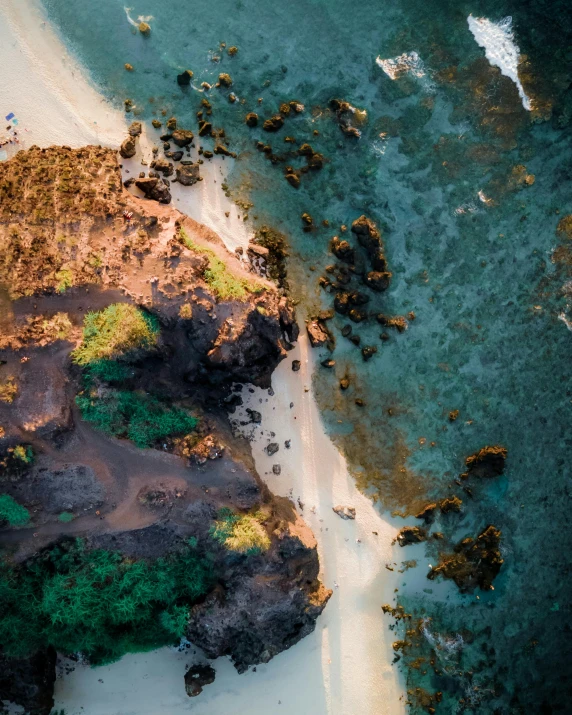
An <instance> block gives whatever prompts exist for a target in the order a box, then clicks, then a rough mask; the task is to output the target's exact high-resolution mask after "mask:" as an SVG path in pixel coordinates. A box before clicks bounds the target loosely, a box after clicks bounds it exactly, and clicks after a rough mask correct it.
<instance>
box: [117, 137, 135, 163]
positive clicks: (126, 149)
mask: <svg viewBox="0 0 572 715" xmlns="http://www.w3.org/2000/svg"><path fill="white" fill-rule="evenodd" d="M119 153H120V154H121V156H122V157H123V158H124V159H131V157H133V156H135V154H136V153H137V143H136V141H135V137H134V136H128V137H127V138H126V139H124V140H123V142H122V143H121V146H120V147H119Z"/></svg>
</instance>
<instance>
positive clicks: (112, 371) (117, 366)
mask: <svg viewBox="0 0 572 715" xmlns="http://www.w3.org/2000/svg"><path fill="white" fill-rule="evenodd" d="M131 375H132V371H131V370H130V369H129V368H128V367H127V365H123V364H122V363H120V362H117V361H116V360H95V361H94V362H91V363H89V365H86V367H85V369H84V376H85V378H86V379H87V384H91V383H92V382H93V380H96V379H97V380H101V381H102V382H109V383H112V382H124V381H125V380H127V379H128V378H129V377H131Z"/></svg>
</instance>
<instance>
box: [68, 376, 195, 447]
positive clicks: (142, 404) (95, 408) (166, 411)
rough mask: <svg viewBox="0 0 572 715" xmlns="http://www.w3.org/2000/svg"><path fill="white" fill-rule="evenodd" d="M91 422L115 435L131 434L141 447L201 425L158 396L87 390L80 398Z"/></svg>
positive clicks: (79, 402) (87, 418)
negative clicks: (160, 400) (166, 404)
mask: <svg viewBox="0 0 572 715" xmlns="http://www.w3.org/2000/svg"><path fill="white" fill-rule="evenodd" d="M76 404H77V405H78V407H79V409H80V410H81V415H82V417H83V419H84V420H86V421H87V422H92V423H93V424H94V425H95V426H96V427H97V429H100V430H101V431H102V432H105V433H106V434H109V435H112V436H113V437H127V438H128V439H130V440H131V441H132V442H134V443H135V444H136V445H137V446H138V447H142V448H143V447H150V446H151V445H153V443H155V442H156V441H157V440H160V439H164V438H166V437H171V436H175V435H181V434H187V433H188V432H191V431H192V430H194V428H195V427H196V426H197V424H198V420H197V418H196V417H193V416H192V415H191V414H189V413H188V412H187V411H186V410H182V409H180V408H178V407H167V406H165V405H164V404H162V403H161V402H159V400H157V399H156V398H155V397H151V396H149V395H145V394H142V393H139V392H128V391H126V390H113V389H102V388H100V389H99V390H92V391H87V392H85V393H83V394H81V395H78V396H77V397H76Z"/></svg>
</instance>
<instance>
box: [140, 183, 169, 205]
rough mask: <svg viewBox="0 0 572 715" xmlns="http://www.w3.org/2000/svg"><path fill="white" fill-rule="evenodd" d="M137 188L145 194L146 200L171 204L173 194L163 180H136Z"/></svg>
mask: <svg viewBox="0 0 572 715" xmlns="http://www.w3.org/2000/svg"><path fill="white" fill-rule="evenodd" d="M135 186H136V187H137V188H138V189H141V191H142V192H143V193H144V194H145V198H146V199H152V200H153V201H158V202H159V203H160V204H170V203H171V192H170V191H169V187H168V186H167V185H166V184H164V183H163V181H162V180H161V179H157V178H155V177H153V178H147V179H136V180H135Z"/></svg>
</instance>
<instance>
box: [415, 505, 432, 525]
mask: <svg viewBox="0 0 572 715" xmlns="http://www.w3.org/2000/svg"><path fill="white" fill-rule="evenodd" d="M436 511H437V504H427V506H424V507H423V509H421V511H420V512H419V513H418V514H415V518H416V519H423V521H424V522H425V523H426V524H432V523H433V521H434V520H435V512H436Z"/></svg>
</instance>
